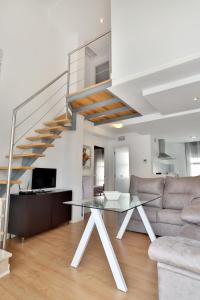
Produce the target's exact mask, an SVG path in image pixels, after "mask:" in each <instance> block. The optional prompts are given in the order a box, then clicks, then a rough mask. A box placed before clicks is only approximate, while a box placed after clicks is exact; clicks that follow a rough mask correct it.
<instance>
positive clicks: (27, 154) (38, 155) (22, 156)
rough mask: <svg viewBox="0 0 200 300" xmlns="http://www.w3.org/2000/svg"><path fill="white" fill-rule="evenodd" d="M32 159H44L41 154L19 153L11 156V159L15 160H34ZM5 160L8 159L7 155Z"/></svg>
mask: <svg viewBox="0 0 200 300" xmlns="http://www.w3.org/2000/svg"><path fill="white" fill-rule="evenodd" d="M34 157H45V155H44V154H42V153H34V152H32V153H21V154H14V155H13V159H17V158H34ZM6 158H8V155H7V156H6Z"/></svg>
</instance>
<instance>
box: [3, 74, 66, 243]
mask: <svg viewBox="0 0 200 300" xmlns="http://www.w3.org/2000/svg"><path fill="white" fill-rule="evenodd" d="M67 73H68V70H65V71H64V72H62V73H61V74H60V75H58V76H57V77H55V78H54V79H53V80H51V81H50V82H49V83H47V84H46V85H44V86H43V87H42V88H40V89H39V90H38V91H37V92H35V93H34V94H33V95H32V96H30V97H29V98H27V99H26V100H25V101H23V102H22V103H20V104H19V105H18V106H16V107H15V108H14V109H13V111H12V125H11V133H10V143H9V156H8V175H7V187H6V197H5V216H4V224H3V245H2V246H3V249H5V248H6V240H7V233H8V220H9V208H10V188H11V183H10V181H11V174H12V157H13V148H14V142H15V129H16V118H17V113H18V111H19V110H21V109H22V108H23V107H24V106H26V105H27V104H28V103H30V102H31V101H32V100H34V99H35V98H36V97H37V96H38V95H40V94H41V93H42V92H44V91H45V90H46V89H48V88H49V87H50V86H51V85H52V84H54V83H55V82H56V81H58V80H59V79H60V78H61V77H63V76H64V75H65V74H67Z"/></svg>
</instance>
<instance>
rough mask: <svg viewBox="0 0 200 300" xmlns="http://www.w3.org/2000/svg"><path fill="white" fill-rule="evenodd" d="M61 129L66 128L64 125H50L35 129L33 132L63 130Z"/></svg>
mask: <svg viewBox="0 0 200 300" xmlns="http://www.w3.org/2000/svg"><path fill="white" fill-rule="evenodd" d="M63 130H67V128H66V127H64V126H52V127H47V128H41V129H36V130H35V132H37V133H48V132H52V131H63Z"/></svg>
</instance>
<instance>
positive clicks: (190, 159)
mask: <svg viewBox="0 0 200 300" xmlns="http://www.w3.org/2000/svg"><path fill="white" fill-rule="evenodd" d="M185 154H186V161H187V173H188V176H199V175H200V142H190V143H185Z"/></svg>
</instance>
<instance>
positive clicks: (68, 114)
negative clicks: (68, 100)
mask: <svg viewBox="0 0 200 300" xmlns="http://www.w3.org/2000/svg"><path fill="white" fill-rule="evenodd" d="M66 118H68V119H71V114H70V113H67V114H66V113H63V114H62V115H59V116H57V117H56V118H54V120H55V121H57V120H62V119H66Z"/></svg>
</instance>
